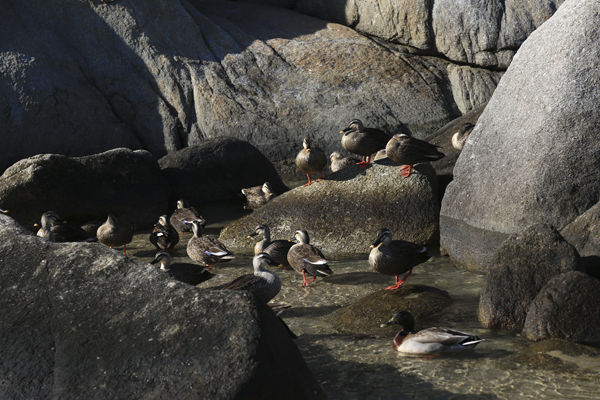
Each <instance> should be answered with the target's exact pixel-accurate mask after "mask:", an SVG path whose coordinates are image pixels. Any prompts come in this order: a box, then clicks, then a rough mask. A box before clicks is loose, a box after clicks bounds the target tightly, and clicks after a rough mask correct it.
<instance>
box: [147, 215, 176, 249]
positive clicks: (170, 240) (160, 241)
mask: <svg viewBox="0 0 600 400" xmlns="http://www.w3.org/2000/svg"><path fill="white" fill-rule="evenodd" d="M149 240H150V243H152V244H153V245H154V247H156V249H157V250H171V249H172V248H173V247H175V245H176V244H177V243H179V234H178V233H177V231H176V230H175V228H173V227H172V226H171V224H170V223H169V220H168V219H167V216H166V215H161V216H160V217H158V222H157V223H156V224H154V229H153V230H152V232H151V233H150V238H149Z"/></svg>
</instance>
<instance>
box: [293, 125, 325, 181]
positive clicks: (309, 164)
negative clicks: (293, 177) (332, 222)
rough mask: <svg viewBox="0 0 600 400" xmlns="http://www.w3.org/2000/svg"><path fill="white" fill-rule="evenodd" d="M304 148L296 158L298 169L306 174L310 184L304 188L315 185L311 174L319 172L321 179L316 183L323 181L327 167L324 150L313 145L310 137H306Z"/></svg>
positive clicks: (303, 143)
mask: <svg viewBox="0 0 600 400" xmlns="http://www.w3.org/2000/svg"><path fill="white" fill-rule="evenodd" d="M302 146H303V147H304V148H303V149H302V150H300V152H299V153H298V155H297V156H296V167H298V169H299V170H300V171H302V172H304V173H305V174H306V176H307V177H308V182H307V183H305V184H304V186H308V185H310V184H312V183H313V181H312V180H311V178H310V175H311V174H315V173H317V172H319V173H320V174H321V177H320V178H319V179H317V180H316V182H318V181H320V180H322V179H323V170H324V169H325V167H327V157H326V156H325V153H324V152H323V150H321V149H320V148H318V147H315V146H313V145H312V141H311V139H310V138H309V137H305V138H304V140H303V141H302Z"/></svg>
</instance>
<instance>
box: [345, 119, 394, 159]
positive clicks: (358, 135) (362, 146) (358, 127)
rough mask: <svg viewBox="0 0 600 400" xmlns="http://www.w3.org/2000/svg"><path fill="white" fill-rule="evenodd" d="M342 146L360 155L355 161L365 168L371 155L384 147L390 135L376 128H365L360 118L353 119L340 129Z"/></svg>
mask: <svg viewBox="0 0 600 400" xmlns="http://www.w3.org/2000/svg"><path fill="white" fill-rule="evenodd" d="M340 133H343V134H344V136H342V147H343V148H344V149H345V150H347V151H349V152H351V153H354V154H358V155H361V156H362V161H359V162H357V163H356V165H358V166H360V167H361V168H363V169H367V168H368V167H369V164H370V163H371V155H373V154H374V153H377V151H379V150H381V149H384V148H385V146H386V144H387V142H388V141H389V140H390V135H388V134H387V133H385V132H384V131H382V130H380V129H377V128H365V127H364V126H363V123H362V121H361V120H360V119H353V120H352V121H350V123H349V124H348V127H346V128H345V129H343V130H341V131H340Z"/></svg>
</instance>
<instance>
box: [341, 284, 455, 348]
mask: <svg viewBox="0 0 600 400" xmlns="http://www.w3.org/2000/svg"><path fill="white" fill-rule="evenodd" d="M451 303H452V298H451V297H450V296H449V295H448V292H446V291H445V290H441V289H436V288H434V287H431V286H424V285H412V284H405V285H403V286H401V287H400V288H399V289H398V290H385V289H383V290H379V291H377V292H375V293H371V294H369V295H367V296H364V297H362V298H360V299H358V300H356V301H355V302H353V303H352V304H349V305H347V306H345V307H343V308H340V309H339V310H336V311H335V312H334V313H333V315H332V317H333V326H334V328H335V329H336V330H337V331H339V332H341V333H346V334H352V335H370V336H375V337H389V338H392V337H393V336H394V334H395V333H396V332H397V331H398V326H397V325H396V326H394V325H392V326H388V327H384V328H380V327H379V325H381V324H382V323H384V322H386V321H388V320H389V319H390V318H391V317H392V315H393V314H394V313H395V312H396V311H398V310H407V311H410V312H411V314H413V316H414V317H415V321H416V324H417V326H416V329H422V328H424V327H427V326H430V325H431V324H432V323H433V322H434V321H436V319H435V318H436V317H439V315H440V313H441V311H443V310H444V309H445V308H446V307H447V306H449V305H450V304H451Z"/></svg>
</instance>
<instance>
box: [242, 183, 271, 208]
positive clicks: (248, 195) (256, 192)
mask: <svg viewBox="0 0 600 400" xmlns="http://www.w3.org/2000/svg"><path fill="white" fill-rule="evenodd" d="M242 195H243V196H244V199H245V200H246V204H244V210H256V209H257V208H259V207H260V206H263V205H265V204H267V203H268V202H269V201H271V200H272V199H273V198H275V196H276V194H275V192H274V191H273V188H272V187H271V184H270V183H269V182H265V183H263V184H262V185H259V186H252V187H249V188H244V189H242Z"/></svg>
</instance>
